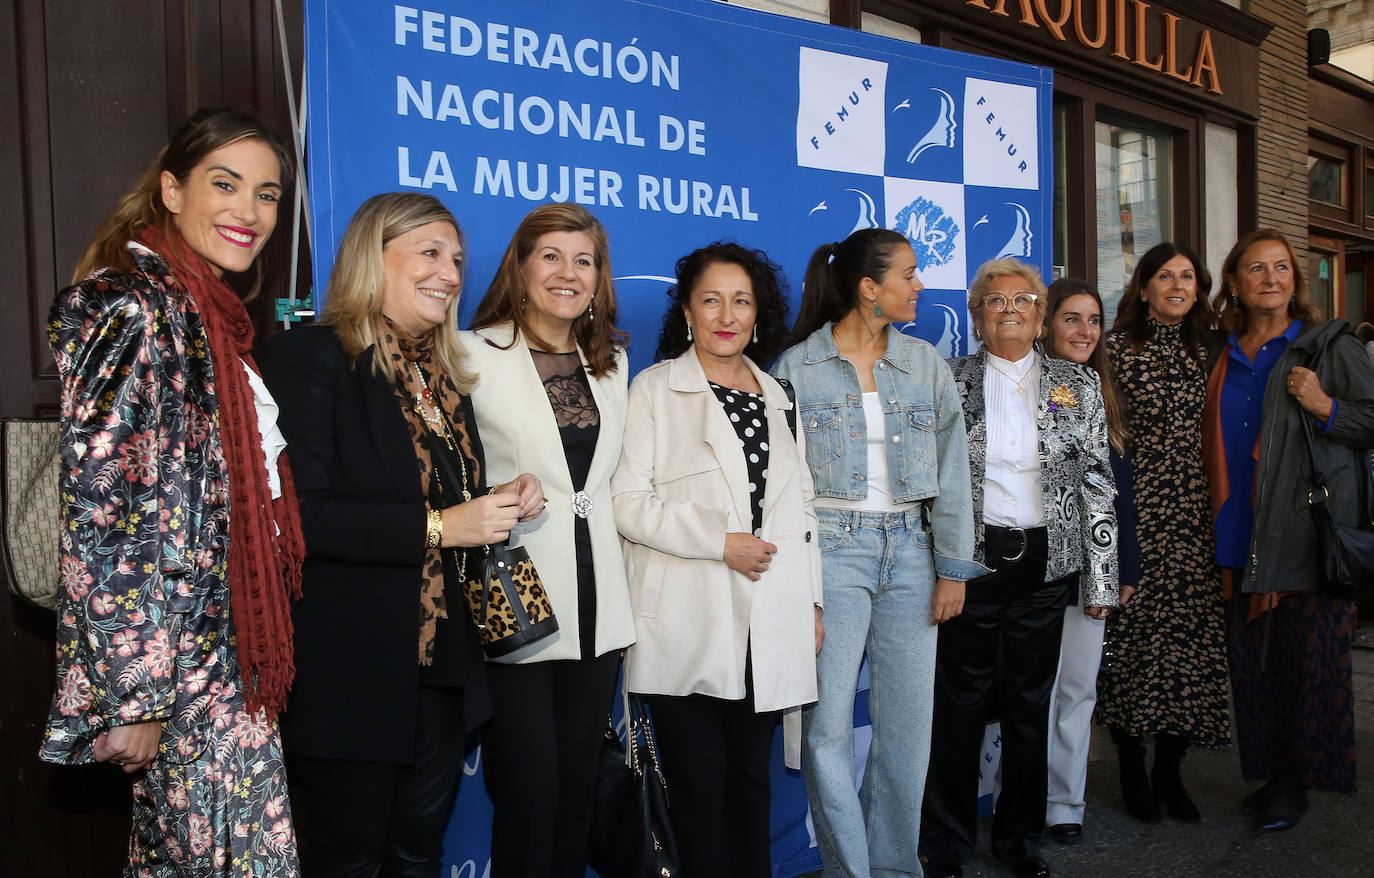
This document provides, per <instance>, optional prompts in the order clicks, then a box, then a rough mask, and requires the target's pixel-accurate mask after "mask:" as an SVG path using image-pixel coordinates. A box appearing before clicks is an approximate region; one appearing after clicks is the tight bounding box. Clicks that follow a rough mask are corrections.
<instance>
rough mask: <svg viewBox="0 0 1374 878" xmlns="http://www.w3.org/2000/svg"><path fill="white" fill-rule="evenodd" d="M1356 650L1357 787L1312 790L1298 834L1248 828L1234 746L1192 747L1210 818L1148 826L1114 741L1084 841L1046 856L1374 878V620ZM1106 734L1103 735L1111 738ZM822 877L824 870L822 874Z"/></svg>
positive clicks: (986, 870)
mask: <svg viewBox="0 0 1374 878" xmlns="http://www.w3.org/2000/svg"><path fill="white" fill-rule="evenodd" d="M1357 642H1360V643H1362V645H1363V647H1364V648H1360V649H1356V650H1355V656H1354V659H1355V698H1356V702H1355V703H1356V707H1355V728H1356V740H1357V744H1358V748H1359V775H1358V780H1357V785H1358V788H1359V792H1357V793H1355V794H1353V795H1335V794H1331V793H1312V794H1309V799H1310V802H1311V810H1310V811H1308V813H1307V815H1306V816H1304V817H1303V819H1302V822H1301V823H1300V824H1299V825H1298V826H1297V827H1296V828H1295V829H1293V830H1291V831H1289V832H1286V833H1279V834H1276V835H1262V834H1259V833H1256V832H1254V831H1252V830H1251V829H1250V825H1249V821H1248V818H1247V817H1246V816H1245V815H1244V814H1242V813H1241V811H1240V800H1241V798H1242V797H1243V796H1244V795H1245V794H1246V792H1248V791H1249V790H1250V789H1251V787H1250V786H1249V785H1247V784H1245V783H1244V782H1242V781H1241V779H1240V767H1239V759H1238V757H1237V755H1236V752H1235V749H1234V748H1233V747H1229V748H1223V749H1220V750H1190V751H1189V754H1188V758H1187V760H1186V761H1185V762H1184V782H1185V783H1186V784H1187V787H1188V790H1189V792H1191V793H1192V795H1193V798H1194V800H1195V801H1196V802H1197V804H1198V808H1199V809H1200V810H1201V811H1202V822H1201V823H1197V824H1192V825H1189V824H1183V823H1177V822H1173V821H1170V820H1169V819H1168V818H1167V817H1166V818H1165V819H1164V822H1162V823H1158V824H1155V825H1146V824H1143V823H1139V822H1137V821H1135V820H1134V819H1132V818H1131V817H1130V816H1129V815H1128V814H1127V813H1126V810H1125V808H1124V806H1123V805H1122V804H1121V790H1120V785H1119V783H1118V782H1117V776H1116V775H1117V763H1116V755H1115V752H1114V751H1113V750H1112V748H1111V747H1110V746H1109V745H1108V746H1105V747H1095V748H1094V749H1095V750H1096V751H1098V752H1097V753H1095V758H1094V759H1093V760H1092V761H1091V762H1090V763H1089V766H1088V796H1087V799H1088V811H1087V816H1086V822H1085V825H1084V839H1083V842H1082V844H1080V845H1078V846H1076V847H1064V846H1061V845H1058V844H1055V843H1054V842H1052V841H1048V840H1047V841H1046V842H1045V851H1044V853H1045V857H1046V859H1047V860H1048V861H1049V862H1050V865H1051V866H1052V867H1053V869H1054V874H1055V875H1056V876H1059V878H1193V876H1197V878H1230V876H1243V878H1261V876H1264V878H1267V876H1323V878H1327V876H1330V878H1345V876H1350V878H1366V876H1374V626H1365V627H1363V628H1361V630H1360V637H1359V638H1358V641H1357ZM1104 739H1105V736H1104ZM980 831H981V836H980V842H981V843H982V845H983V856H982V857H981V858H980V859H979V860H977V861H975V862H972V863H969V864H967V865H966V866H965V868H964V874H965V875H966V876H969V878H1002V876H1007V875H1010V874H1011V872H1010V870H1008V869H1006V868H1005V867H1003V866H1002V865H1001V863H1000V862H998V861H997V860H995V859H994V858H993V857H992V856H991V855H990V854H987V853H986V850H987V825H986V824H984V826H983V827H981V830H980ZM816 874H819V873H816Z"/></svg>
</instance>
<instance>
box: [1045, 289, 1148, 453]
mask: <svg viewBox="0 0 1374 878" xmlns="http://www.w3.org/2000/svg"><path fill="white" fill-rule="evenodd" d="M1074 296H1091V297H1092V300H1093V301H1094V302H1096V303H1097V313H1098V315H1099V316H1101V315H1102V314H1103V313H1104V311H1105V308H1104V307H1103V305H1102V296H1101V295H1100V294H1099V293H1098V292H1097V288H1096V287H1094V286H1093V285H1092V284H1090V283H1088V282H1087V281H1085V280H1083V279H1081V278H1076V277H1061V278H1060V279H1059V280H1057V281H1055V282H1054V283H1052V284H1050V289H1049V296H1048V299H1049V301H1048V303H1047V304H1048V310H1049V316H1048V317H1047V318H1046V319H1045V326H1046V328H1047V329H1048V331H1049V335H1048V337H1047V338H1048V341H1049V344H1047V345H1046V347H1047V348H1048V349H1049V352H1050V355H1051V356H1053V354H1054V315H1056V314H1058V313H1059V308H1060V306H1061V305H1063V304H1064V301H1065V300H1066V299H1072V298H1073V297H1074ZM1106 340H1107V332H1106V327H1105V326H1104V327H1103V328H1102V334H1101V335H1100V336H1099V337H1098V339H1097V347H1095V348H1093V352H1092V356H1090V357H1088V362H1087V365H1088V366H1090V367H1092V369H1093V370H1094V371H1095V372H1097V377H1098V378H1100V379H1101V380H1102V407H1103V408H1104V409H1106V411H1107V439H1108V441H1110V442H1111V443H1112V447H1113V448H1115V449H1116V453H1117V454H1123V455H1124V454H1125V453H1126V448H1127V446H1129V445H1130V443H1131V430H1130V425H1129V424H1127V422H1126V401H1125V400H1124V399H1122V397H1121V388H1120V387H1118V386H1117V383H1116V373H1114V372H1113V371H1112V361H1111V359H1110V358H1108V356H1107V345H1106V344H1105V342H1106Z"/></svg>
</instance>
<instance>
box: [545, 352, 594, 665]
mask: <svg viewBox="0 0 1374 878" xmlns="http://www.w3.org/2000/svg"><path fill="white" fill-rule="evenodd" d="M530 356H531V357H532V358H533V360H534V368H535V370H536V371H537V372H538V373H539V380H540V381H542V382H543V383H544V392H545V393H547V394H548V396H549V406H550V407H551V408H552V409H553V417H554V420H555V421H556V422H557V423H558V434H559V437H560V438H561V439H562V440H563V457H564V458H565V459H566V460H567V462H568V476H569V477H570V478H571V479H572V486H573V490H574V491H581V490H583V489H584V488H585V487H586V485H587V473H588V472H589V471H590V470H591V468H592V455H593V454H594V453H595V452H596V440H597V437H598V436H599V435H600V433H601V412H600V411H599V410H598V409H597V407H596V399H595V398H594V397H593V396H592V387H591V384H590V383H589V382H588V379H587V370H586V368H584V367H583V365H582V358H581V357H579V356H578V355H577V352H576V351H572V352H570V353H566V354H551V353H547V352H545V351H536V350H534V349H531V350H530ZM536 475H537V474H536ZM609 512H610V511H609V510H607V514H609ZM593 514H599V510H598V511H594V512H593ZM573 547H574V549H575V550H576V552H577V615H578V629H579V630H578V632H577V633H578V643H579V644H580V645H581V649H582V656H583V658H590V657H591V656H593V655H595V654H596V652H595V647H596V569H595V567H594V566H593V564H592V537H591V531H590V530H589V529H588V527H587V519H585V518H579V517H574V518H573ZM554 612H557V608H555V610H554Z"/></svg>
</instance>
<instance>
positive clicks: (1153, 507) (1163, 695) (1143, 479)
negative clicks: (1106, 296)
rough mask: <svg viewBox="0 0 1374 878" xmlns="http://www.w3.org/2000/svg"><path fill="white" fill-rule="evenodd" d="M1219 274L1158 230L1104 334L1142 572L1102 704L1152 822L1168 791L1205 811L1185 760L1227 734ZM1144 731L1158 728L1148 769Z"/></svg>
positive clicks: (1110, 629) (1124, 771)
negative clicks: (1207, 425)
mask: <svg viewBox="0 0 1374 878" xmlns="http://www.w3.org/2000/svg"><path fill="white" fill-rule="evenodd" d="M1211 287H1212V281H1211V277H1210V276H1209V275H1208V273H1207V269H1206V267H1205V266H1204V265H1203V264H1202V261H1201V260H1200V259H1199V258H1198V257H1197V254H1196V253H1194V252H1193V251H1192V250H1191V249H1190V248H1188V247H1186V246H1184V245H1182V244H1170V243H1165V244H1159V245H1157V246H1155V247H1153V248H1151V249H1150V250H1149V251H1148V252H1147V253H1146V254H1145V255H1144V256H1143V257H1141V260H1140V262H1139V263H1137V265H1136V268H1135V273H1134V274H1133V275H1132V277H1131V281H1130V283H1129V284H1128V285H1127V287H1126V291H1125V294H1124V296H1123V297H1122V302H1121V311H1120V313H1119V314H1118V315H1117V319H1116V325H1115V326H1114V328H1113V331H1112V333H1111V335H1109V336H1108V337H1107V353H1108V355H1109V357H1110V358H1111V363H1112V369H1113V371H1114V372H1115V373H1116V377H1117V382H1118V384H1119V386H1120V387H1121V392H1122V393H1123V394H1124V396H1125V398H1126V406H1127V410H1128V424H1129V428H1130V434H1131V437H1132V445H1131V447H1130V450H1129V451H1130V453H1129V457H1130V462H1131V465H1132V471H1133V473H1134V480H1133V485H1132V487H1133V489H1134V494H1135V502H1136V511H1137V514H1138V518H1137V536H1138V538H1139V543H1140V565H1141V573H1140V581H1139V583H1138V584H1137V586H1136V587H1135V588H1134V589H1131V588H1129V587H1123V588H1122V595H1121V603H1122V607H1121V609H1120V610H1119V611H1118V612H1117V613H1114V614H1113V615H1112V616H1111V617H1110V618H1109V619H1108V621H1107V634H1106V641H1107V647H1106V650H1107V651H1106V654H1105V655H1104V658H1103V667H1102V671H1101V673H1100V674H1099V676H1098V703H1097V711H1098V713H1097V716H1098V721H1099V722H1101V723H1102V724H1104V725H1106V726H1107V728H1108V729H1109V730H1110V732H1111V735H1112V740H1113V742H1115V744H1116V748H1117V755H1118V758H1119V760H1120V770H1121V789H1122V796H1123V797H1124V799H1125V801H1126V807H1127V810H1128V811H1130V813H1131V814H1132V816H1134V817H1136V818H1137V819H1139V820H1143V821H1145V822H1150V823H1152V822H1157V821H1158V820H1159V819H1160V817H1161V809H1160V806H1161V804H1162V805H1163V807H1164V810H1166V811H1167V812H1168V813H1169V814H1170V815H1171V816H1172V817H1174V818H1175V819H1177V820H1183V821H1187V822H1192V821H1196V820H1198V819H1199V817H1200V815H1199V814H1198V810H1197V806H1196V805H1195V804H1194V803H1193V801H1192V799H1191V798H1190V797H1189V796H1188V793H1187V791H1186V790H1185V789H1184V787H1183V781H1182V779H1181V776H1180V763H1181V762H1182V760H1183V756H1184V753H1185V751H1186V750H1187V747H1188V746H1189V745H1190V744H1200V745H1202V746H1206V747H1214V746H1218V745H1221V744H1225V743H1227V742H1228V741H1229V739H1230V721H1229V717H1228V713H1227V704H1226V685H1227V677H1226V645H1225V631H1224V627H1223V623H1222V603H1221V580H1220V577H1219V575H1218V573H1217V568H1216V564H1215V559H1214V557H1213V553H1212V513H1211V500H1210V497H1209V495H1208V487H1207V475H1206V473H1205V472H1204V471H1203V465H1202V412H1203V402H1204V398H1205V395H1206V388H1207V375H1206V371H1205V365H1204V364H1205V351H1204V348H1203V343H1204V341H1205V336H1206V334H1207V332H1208V330H1209V329H1210V327H1211V325H1212V311H1211V308H1210V306H1209V305H1208V303H1207V293H1208V292H1209V291H1210V290H1211ZM1146 735H1153V736H1154V739H1155V761H1154V766H1153V768H1152V770H1151V771H1150V772H1149V773H1147V772H1146V770H1145V736H1146Z"/></svg>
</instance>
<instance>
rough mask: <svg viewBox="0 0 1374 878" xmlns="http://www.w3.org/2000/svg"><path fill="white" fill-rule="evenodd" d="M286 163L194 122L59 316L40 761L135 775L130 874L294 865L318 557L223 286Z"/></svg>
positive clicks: (136, 191) (281, 187)
mask: <svg viewBox="0 0 1374 878" xmlns="http://www.w3.org/2000/svg"><path fill="white" fill-rule="evenodd" d="M291 171H292V162H291V156H290V153H289V151H288V150H287V149H286V148H285V147H284V145H283V143H282V141H281V140H280V139H279V138H278V137H277V136H276V135H275V133H273V132H272V131H271V130H270V129H269V128H268V127H267V126H266V125H265V124H264V123H263V122H262V121H261V120H260V119H258V118H257V117H256V116H254V115H253V114H251V113H249V112H247V111H242V110H203V111H201V112H199V113H197V114H196V115H195V116H193V117H192V118H191V119H190V120H189V121H188V122H187V123H186V124H185V125H184V126H182V128H181V129H180V130H179V131H177V133H176V134H175V135H174V136H173V138H172V141H171V142H170V143H169V144H168V145H167V147H166V148H165V149H163V151H162V152H161V153H160V154H159V155H158V157H157V159H156V160H155V161H154V162H153V164H152V165H151V166H150V167H149V168H148V170H147V171H146V172H145V173H144V174H143V175H142V176H141V177H140V178H139V179H138V180H137V181H136V182H135V183H134V185H133V187H132V188H131V189H130V191H129V192H128V193H127V194H126V195H125V196H124V198H123V199H122V200H121V201H120V203H119V204H118V205H117V206H116V208H115V210H114V212H113V213H112V214H111V215H110V216H109V217H108V218H107V219H106V220H105V221H104V222H103V223H102V225H101V227H100V228H99V229H98V230H97V235H96V240H95V241H94V242H93V243H92V244H91V245H90V247H89V248H88V249H87V251H86V253H85V255H84V256H83V258H82V260H81V263H80V265H79V266H78V268H77V275H76V276H77V280H78V282H77V283H76V285H75V286H73V287H71V288H69V289H67V290H64V291H63V292H62V293H60V294H59V295H58V297H57V301H56V302H55V304H54V305H53V309H52V316H51V319H50V323H49V340H50V343H51V345H52V349H53V354H54V356H55V357H56V360H57V367H58V370H59V372H60V374H61V379H62V424H61V454H62V477H61V485H60V489H61V501H60V503H61V506H60V515H61V539H60V544H59V551H60V571H61V581H62V585H63V589H62V592H61V594H60V595H59V597H58V605H57V614H58V627H57V692H56V695H55V697H54V699H53V704H52V710H51V712H50V713H49V716H48V722H47V728H46V731H45V736H44V743H43V749H42V753H41V756H42V758H43V759H45V760H47V761H50V762H59V763H66V764H79V763H88V762H92V761H95V762H111V763H114V764H116V765H120V766H122V767H123V769H124V771H125V772H128V773H129V774H131V775H133V777H134V784H133V798H134V807H133V832H132V836H131V839H130V845H129V865H128V867H127V868H126V869H125V875H126V876H173V875H175V876H178V878H182V876H219V875H248V874H252V875H254V876H290V875H295V874H297V871H298V869H297V862H296V860H297V858H296V840H295V833H294V831H293V828H292V823H291V813H290V807H289V804H288V800H287V793H286V776H285V772H284V771H283V769H282V760H281V746H280V742H279V739H278V736H277V723H276V714H277V712H278V711H279V710H280V709H281V707H282V706H283V705H284V704H285V701H286V694H287V691H288V689H289V687H290V685H291V679H292V673H293V668H292V660H291V626H290V618H289V612H288V611H289V601H290V599H291V597H292V596H293V595H294V594H296V593H298V591H299V583H300V563H301V556H302V554H303V544H302V540H301V531H300V523H299V517H298V513H297V510H296V498H295V495H294V492H293V489H292V483H291V474H290V470H289V469H288V467H287V465H286V459H285V458H284V457H282V458H280V459H279V455H280V452H281V450H282V448H283V447H284V445H285V443H284V442H283V441H282V439H281V433H280V431H279V430H277V429H276V425H275V421H276V406H275V404H274V403H273V402H272V399H271V396H270V395H269V394H268V393H267V390H266V388H265V386H264V385H263V384H262V380H261V379H260V378H259V377H258V374H257V372H256V367H255V366H254V364H253V360H252V357H251V355H250V353H249V350H250V348H251V346H252V338H253V330H252V323H251V321H250V320H249V318H248V314H247V312H246V311H245V310H244V307H243V302H242V300H241V299H240V298H239V296H238V295H237V294H236V293H235V292H234V291H233V290H232V289H230V287H229V286H228V285H227V284H226V283H225V282H224V280H223V274H224V272H226V271H230V272H242V271H245V270H247V269H248V268H249V267H251V266H252V265H253V263H254V260H255V258H256V256H257V254H258V253H259V252H260V251H261V249H262V246H263V244H264V243H265V242H266V240H267V238H268V237H269V236H270V235H271V233H272V229H273V227H274V226H275V225H276V218H277V204H278V202H279V201H280V199H281V197H282V196H283V195H284V194H285V192H286V190H287V189H288V188H289V187H290V185H291V180H290V175H291Z"/></svg>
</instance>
